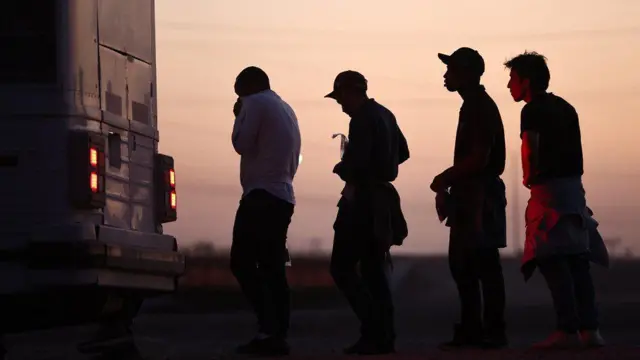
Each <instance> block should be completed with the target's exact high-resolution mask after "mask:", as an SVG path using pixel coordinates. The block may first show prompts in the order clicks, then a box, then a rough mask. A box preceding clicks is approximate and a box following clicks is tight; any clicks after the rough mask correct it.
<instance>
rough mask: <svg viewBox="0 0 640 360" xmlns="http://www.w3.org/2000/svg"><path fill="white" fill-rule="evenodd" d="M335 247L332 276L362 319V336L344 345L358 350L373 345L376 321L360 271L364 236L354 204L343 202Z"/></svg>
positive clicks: (337, 220) (332, 256)
mask: <svg viewBox="0 0 640 360" xmlns="http://www.w3.org/2000/svg"><path fill="white" fill-rule="evenodd" d="M334 230H335V234H334V239H333V251H332V254H331V267H330V269H331V276H332V277H333V281H334V282H335V284H336V287H337V288H338V289H339V290H340V291H341V292H342V294H343V295H344V296H345V298H346V299H347V301H348V302H349V305H350V306H351V309H352V310H353V312H354V313H355V315H356V316H357V317H358V320H360V339H359V340H358V341H357V342H356V343H355V344H354V345H353V346H350V347H348V348H346V349H345V352H346V353H358V352H360V350H361V349H362V348H363V347H367V346H371V345H370V344H372V343H373V341H372V339H373V338H374V336H375V334H374V331H373V330H374V329H375V325H374V322H373V318H372V309H371V294H370V292H369V290H368V289H367V288H366V286H365V284H364V282H363V281H362V278H361V276H360V275H359V273H358V263H359V262H360V260H361V256H362V253H363V251H362V244H361V243H360V242H361V240H362V237H361V236H358V233H357V231H356V230H357V229H356V220H355V218H354V208H352V207H350V205H349V204H342V205H341V206H340V207H339V208H338V215H337V217H336V221H335V224H334Z"/></svg>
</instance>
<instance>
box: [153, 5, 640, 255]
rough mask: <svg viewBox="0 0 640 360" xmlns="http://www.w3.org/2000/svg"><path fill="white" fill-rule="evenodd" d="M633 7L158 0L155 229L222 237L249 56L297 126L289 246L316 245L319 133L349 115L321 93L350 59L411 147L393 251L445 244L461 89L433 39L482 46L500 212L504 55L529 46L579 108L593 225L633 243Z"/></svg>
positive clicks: (636, 31)
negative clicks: (171, 202)
mask: <svg viewBox="0 0 640 360" xmlns="http://www.w3.org/2000/svg"><path fill="white" fill-rule="evenodd" d="M534 3H535V6H534V5H533V4H534ZM638 19H640V1H638V0H610V1H594V0H580V1H578V0H562V1H554V0H537V1H535V2H532V1H513V0H485V1H477V0H457V1H450V0H429V1H424V0H422V1H418V0H398V1H394V2H392V1H382V0H366V1H365V0H302V1H301V0H269V1H258V0H183V1H175V0H156V21H157V23H156V30H157V57H158V58H157V63H158V77H159V80H158V96H159V102H158V104H159V105H158V106H159V128H160V129H159V130H160V139H161V140H160V150H161V151H162V152H163V153H167V154H171V155H173V156H174V157H175V160H176V168H177V179H178V180H177V181H178V194H179V195H178V196H179V220H178V221H177V222H176V223H174V224H170V225H168V226H167V227H166V228H167V231H168V232H171V233H173V234H174V235H176V236H177V237H178V239H179V241H180V242H181V243H182V244H188V243H190V242H193V241H196V240H198V239H211V240H213V241H214V243H215V245H216V246H217V247H220V248H225V247H227V246H228V245H229V244H230V241H231V229H232V225H233V219H234V216H235V211H236V208H237V205H238V200H239V198H240V195H241V188H240V185H239V175H238V171H239V156H238V155H237V154H236V153H235V152H234V151H233V148H232V146H231V140H230V133H231V129H232V126H233V114H232V107H233V103H234V101H235V94H234V93H233V82H234V79H235V77H236V75H237V74H238V72H239V71H240V70H242V69H243V68H244V67H246V66H249V65H256V66H260V67H261V68H263V69H264V70H265V71H266V72H267V73H268V74H269V76H270V78H271V84H272V88H273V89H274V90H275V91H276V92H278V93H279V94H280V95H281V96H282V97H283V98H284V99H285V100H286V101H287V102H288V103H289V104H290V105H291V106H292V107H293V108H294V110H295V111H296V113H297V115H298V119H299V121H300V128H301V131H302V152H303V155H304V161H303V163H302V164H301V166H300V169H299V172H298V175H297V177H296V179H295V183H294V186H295V191H296V196H297V199H298V205H297V207H296V212H295V215H294V218H293V222H292V225H291V227H290V231H289V243H290V248H291V249H292V250H294V251H308V250H309V249H310V247H311V244H310V241H309V240H310V239H311V238H314V237H316V238H319V239H321V243H320V247H321V249H322V250H325V251H326V250H328V249H330V247H331V240H332V235H333V230H332V224H333V220H334V218H335V214H336V207H335V205H336V202H337V200H338V197H339V193H340V190H341V186H342V184H341V181H340V180H339V179H338V178H337V177H336V176H335V175H333V174H332V173H331V169H332V168H333V165H334V164H335V163H336V162H337V161H338V158H339V141H338V140H337V139H336V140H332V139H331V135H332V134H333V133H335V132H346V131H347V126H348V118H347V116H346V115H345V114H343V113H342V112H341V111H340V107H339V106H338V105H337V104H336V103H335V102H333V101H330V100H327V99H324V98H323V95H325V94H326V93H327V92H328V91H329V90H330V89H331V86H332V83H333V79H334V77H335V75H336V74H337V73H338V72H340V71H342V70H345V69H354V70H358V71H360V72H362V73H363V74H364V75H365V76H366V77H367V78H368V80H369V88H370V90H369V95H370V96H371V97H373V98H375V99H376V100H377V101H379V102H381V103H382V104H384V105H386V106H387V107H389V108H390V109H391V110H392V111H393V112H394V113H395V115H396V117H397V118H398V122H399V125H400V127H401V128H402V130H403V131H404V133H405V135H406V137H407V140H408V142H409V147H410V150H411V154H412V156H411V159H410V160H409V161H408V162H407V163H406V164H404V165H402V166H401V170H400V176H399V178H398V180H397V181H396V183H395V184H396V187H397V188H398V190H399V192H400V194H401V196H402V201H403V210H404V212H405V216H406V217H407V221H408V224H409V238H408V239H407V240H406V242H405V245H404V246H403V247H402V249H398V251H410V252H444V251H446V244H447V236H448V235H447V234H448V232H447V229H446V228H445V227H444V226H443V225H441V224H439V222H438V220H437V216H436V213H435V210H434V201H433V199H434V195H433V193H432V192H431V191H430V190H429V184H430V182H431V180H432V179H433V176H435V175H437V174H438V173H439V172H440V171H441V170H443V169H444V168H446V167H448V166H449V165H450V164H451V161H452V152H453V142H454V138H455V129H456V124H457V116H458V110H459V107H460V104H461V99H460V98H459V96H458V95H457V94H455V93H449V92H447V91H446V90H445V89H444V87H443V81H442V80H443V79H442V75H443V74H444V71H445V65H444V64H442V63H441V62H440V61H439V60H438V58H437V57H436V54H437V53H438V52H445V53H450V52H452V51H454V50H455V49H457V48H458V47H461V46H469V47H473V48H475V49H477V50H478V51H479V52H480V53H481V54H482V56H483V57H484V59H485V63H486V72H485V75H484V77H483V84H484V85H485V86H486V87H487V91H488V92H489V94H490V95H491V96H493V98H494V99H495V100H496V102H497V103H498V106H499V107H500V110H501V114H502V118H503V121H504V125H505V131H506V136H507V139H506V141H507V151H508V158H507V170H506V171H505V174H504V177H503V178H504V180H505V182H506V183H507V191H508V200H509V202H510V204H509V209H508V211H509V215H510V216H511V215H513V216H511V218H510V219H509V221H510V226H511V227H513V226H514V224H513V222H512V221H513V220H514V216H517V217H518V218H521V217H523V214H524V206H525V204H526V200H527V192H526V191H525V189H524V188H522V186H521V185H520V179H519V174H516V173H515V170H516V166H517V167H519V162H518V156H519V154H518V151H519V140H520V139H519V137H518V134H519V120H520V119H519V115H520V109H521V108H522V105H523V104H521V103H518V104H516V103H514V102H513V101H512V100H511V98H510V96H509V92H508V89H507V88H506V84H507V81H508V78H509V76H508V72H507V71H506V70H505V69H504V66H503V65H502V64H503V62H504V61H505V60H506V59H508V58H509V57H511V56H514V55H517V54H518V53H520V52H522V51H524V50H535V51H538V52H540V53H542V54H544V55H545V56H547V57H548V59H549V66H550V69H551V86H550V90H551V91H552V92H554V93H555V94H557V95H559V96H562V97H564V98H565V99H566V100H568V101H569V102H571V103H572V104H573V105H574V106H575V107H576V109H577V110H578V113H579V115H580V119H581V127H582V140H583V148H584V156H585V171H586V175H585V177H584V181H585V186H586V190H587V200H588V201H589V203H590V206H591V207H592V208H593V210H594V211H595V213H596V219H597V220H599V221H600V222H601V230H602V232H603V234H604V235H606V236H611V237H615V236H619V237H622V238H623V241H624V243H625V246H629V247H631V249H632V250H633V251H635V252H636V253H638V252H639V251H640V241H636V236H637V234H638V230H637V226H635V225H636V224H635V223H636V222H637V220H636V217H637V214H638V211H639V210H640V205H639V201H640V192H639V191H638V189H639V186H638V185H637V181H638V180H640V168H638V165H637V164H638V158H639V157H640V148H639V146H638V134H640V101H639V99H638V98H639V97H640V71H639V70H638V66H639V65H638V64H640V24H639V23H638ZM516 176H517V177H516ZM516 192H517V193H518V196H517V197H516V196H515V193H516ZM514 214H515V215H514ZM515 226H519V227H522V226H523V223H522V221H520V224H519V225H518V224H516V225H515ZM519 229H520V228H519ZM509 231H510V233H509V236H510V239H509V242H510V244H509V246H510V248H511V249H514V248H515V244H514V243H515V242H521V241H522V239H523V236H522V235H521V234H520V233H524V228H523V227H522V228H521V229H520V230H519V231H518V233H519V239H518V238H515V237H513V236H512V231H513V229H510V230H509ZM507 251H508V250H507Z"/></svg>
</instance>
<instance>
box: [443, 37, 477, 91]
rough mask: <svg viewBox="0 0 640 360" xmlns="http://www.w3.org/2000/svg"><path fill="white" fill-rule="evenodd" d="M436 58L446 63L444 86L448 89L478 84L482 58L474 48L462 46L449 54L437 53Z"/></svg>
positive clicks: (461, 88) (457, 89) (464, 87)
mask: <svg viewBox="0 0 640 360" xmlns="http://www.w3.org/2000/svg"><path fill="white" fill-rule="evenodd" d="M438 58H440V60H441V61H442V62H443V63H445V64H446V65H447V72H445V73H444V86H445V87H446V88H447V90H449V91H452V92H453V91H459V90H463V89H466V88H469V87H473V86H476V85H478V84H480V77H481V76H482V74H484V59H483V58H482V56H481V55H480V53H478V52H477V51H476V50H473V49H471V48H468V47H462V48H460V49H458V50H456V51H454V52H453V54H451V55H445V54H438Z"/></svg>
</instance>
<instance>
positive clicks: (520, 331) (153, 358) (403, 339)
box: [7, 304, 640, 360]
mask: <svg viewBox="0 0 640 360" xmlns="http://www.w3.org/2000/svg"><path fill="white" fill-rule="evenodd" d="M435 310H436V311H433V312H431V313H426V311H425V309H417V308H408V307H400V308H399V309H398V311H397V312H398V316H397V323H398V351H399V353H398V354H396V355H394V356H384V357H372V358H375V359H443V360H444V359H478V360H481V359H580V360H590V359H621V360H622V359H640V347H638V346H637V345H640V330H639V328H638V326H637V324H638V322H637V321H635V320H637V318H638V317H639V315H638V313H640V311H638V306H637V305H635V304H626V305H625V304H622V305H619V306H611V307H609V308H608V309H603V310H606V312H604V313H603V335H604V336H605V337H606V338H607V340H608V341H609V342H610V344H611V346H609V347H607V348H605V349H602V350H593V351H580V352H578V351H574V352H556V353H550V354H540V353H528V352H526V350H525V349H526V347H527V345H528V344H530V343H531V342H532V341H535V340H538V339H539V338H540V337H542V336H544V335H546V333H547V331H548V330H549V327H550V326H552V317H551V314H550V311H551V309H548V308H529V309H517V310H513V309H511V310H509V312H508V319H509V323H510V338H511V342H512V347H513V348H514V349H508V350H501V351H490V352H478V351H476V352H453V353H452V352H440V351H438V350H435V346H436V344H437V343H438V342H439V341H441V340H443V339H446V338H447V337H449V336H450V333H451V332H450V326H451V322H452V321H453V320H454V319H455V313H454V312H455V309H454V308H451V309H446V310H445V309H439V310H438V309H435ZM252 328H253V319H252V317H251V316H250V314H248V313H246V312H227V313H224V314H191V315H184V314H142V315H141V316H140V317H139V318H138V319H137V321H136V326H135V330H136V336H137V338H138V340H137V342H138V345H139V347H140V350H141V353H142V354H143V355H144V356H145V357H146V358H148V359H150V360H169V359H172V360H196V359H238V358H241V357H238V356H234V355H232V349H233V347H234V346H235V345H236V344H237V343H238V342H241V341H244V340H247V338H248V337H249V336H250V335H251V331H252ZM89 330H91V329H90V328H87V327H76V328H65V329H57V330H52V331H43V332H37V333H29V334H20V335H15V336H12V337H9V338H8V339H7V340H8V341H7V342H8V345H9V347H10V349H11V350H10V354H9V356H8V359H20V360H45V359H46V360H54V359H69V360H87V359H90V357H86V356H82V355H79V354H77V352H76V351H75V343H77V342H78V341H81V340H83V339H84V338H86V334H87V332H88V331H89ZM356 331H357V324H356V322H355V320H354V318H353V316H352V315H351V314H350V313H349V311H347V310H346V309H336V310H306V311H297V312H295V313H294V316H293V319H292V329H291V334H292V336H291V345H292V346H293V349H294V353H295V354H294V356H292V357H291V359H346V358H349V357H346V356H342V355H340V349H341V348H342V347H343V346H344V345H346V343H348V342H350V341H352V340H354V336H355V334H356Z"/></svg>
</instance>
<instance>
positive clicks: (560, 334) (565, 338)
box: [532, 330, 581, 350]
mask: <svg viewBox="0 0 640 360" xmlns="http://www.w3.org/2000/svg"><path fill="white" fill-rule="evenodd" d="M580 346H581V342H580V338H579V336H578V333H577V332H576V333H567V332H564V331H559V330H558V331H554V332H553V333H551V335H549V336H548V337H547V338H546V339H544V340H542V341H540V342H538V343H535V344H533V346H532V348H534V349H539V350H545V349H571V348H578V347H580Z"/></svg>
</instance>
